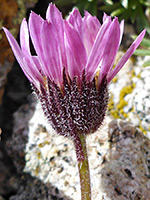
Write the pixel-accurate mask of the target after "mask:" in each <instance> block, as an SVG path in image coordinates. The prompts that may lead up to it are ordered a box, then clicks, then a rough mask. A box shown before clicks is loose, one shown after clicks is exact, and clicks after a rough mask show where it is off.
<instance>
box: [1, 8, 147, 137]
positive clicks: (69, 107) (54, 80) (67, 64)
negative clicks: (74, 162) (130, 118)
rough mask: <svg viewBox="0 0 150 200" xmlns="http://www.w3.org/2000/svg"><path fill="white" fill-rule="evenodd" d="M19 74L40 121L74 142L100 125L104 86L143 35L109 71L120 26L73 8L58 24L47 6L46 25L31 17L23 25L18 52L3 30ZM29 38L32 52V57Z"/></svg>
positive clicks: (105, 98)
mask: <svg viewBox="0 0 150 200" xmlns="http://www.w3.org/2000/svg"><path fill="white" fill-rule="evenodd" d="M3 29H4V31H5V33H6V36H7V38H8V41H9V43H10V46H11V48H12V51H13V52H14V55H15V57H16V59H17V60H18V63H19V64H20V66H21V68H22V70H23V72H24V73H25V75H26V76H27V78H28V79H29V81H30V82H31V84H32V85H33V88H34V90H35V92H36V94H37V96H38V98H39V99H40V101H41V104H42V107H43V110H44V113H45V115H46V116H47V118H48V120H49V122H50V123H51V124H52V126H53V127H54V129H55V130H56V131H57V133H59V134H60V135H64V136H68V137H72V138H73V139H75V140H76V139H77V140H78V136H79V135H80V134H89V133H92V132H94V131H96V130H97V128H98V127H99V126H100V125H101V123H102V121H103V119H104V116H105V112H106V109H107V104H108V90H107V87H108V83H109V82H110V81H111V80H112V79H113V77H114V76H115V75H116V74H117V73H118V72H119V70H120V69H121V68H122V67H123V65H124V64H125V63H126V61H127V60H128V59H129V58H130V57H131V55H132V54H133V52H134V51H135V49H136V48H137V47H138V46H139V44H140V42H141V41H142V39H143V37H144V35H145V32H146V30H144V31H142V32H141V34H140V35H139V36H138V37H137V39H136V40H135V41H134V42H133V44H132V45H131V46H130V48H129V49H128V50H127V52H126V53H125V55H124V56H123V57H122V58H121V60H120V61H119V63H118V64H117V65H116V66H115V67H114V68H113V65H114V60H115V57H116V54H117V51H118V49H119V46H120V43H121V40H122V35H123V29H124V21H121V23H120V24H119V22H118V18H117V17H115V18H114V19H111V17H109V16H107V15H106V14H104V17H103V23H102V24H100V22H99V21H98V19H97V18H96V17H93V16H91V15H90V13H88V12H87V11H85V16H84V17H83V18H82V17H81V15H80V13H79V11H78V10H77V9H76V8H75V9H73V11H72V12H71V13H70V15H69V16H68V17H67V19H65V20H64V19H63V18H62V15H61V13H60V11H59V10H58V9H57V8H56V7H55V5H53V4H50V5H49V7H48V9H47V12H46V20H44V19H42V18H41V17H40V16H39V15H37V14H35V13H34V12H31V14H30V17H29V25H27V22H26V20H25V19H23V21H22V24H21V29H20V46H21V47H20V46H19V45H18V43H17V42H16V40H15V39H14V37H13V36H12V35H11V33H10V32H9V31H8V30H7V29H6V28H3ZM29 37H31V41H32V43H33V46H34V48H35V51H36V55H31V52H30V44H29Z"/></svg>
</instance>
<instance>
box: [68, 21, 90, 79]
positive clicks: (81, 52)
mask: <svg viewBox="0 0 150 200" xmlns="http://www.w3.org/2000/svg"><path fill="white" fill-rule="evenodd" d="M65 33H66V40H67V43H68V44H69V47H70V50H71V51H72V55H74V59H75V60H76V62H77V63H78V69H77V71H79V72H80V73H82V71H83V69H84V67H85V64H86V60H87V55H86V51H85V47H84V45H83V42H82V40H81V38H80V36H79V34H78V32H77V31H76V30H75V29H74V27H73V26H72V25H71V24H69V23H68V22H67V21H65ZM67 59H68V58H67ZM78 76H80V74H78Z"/></svg>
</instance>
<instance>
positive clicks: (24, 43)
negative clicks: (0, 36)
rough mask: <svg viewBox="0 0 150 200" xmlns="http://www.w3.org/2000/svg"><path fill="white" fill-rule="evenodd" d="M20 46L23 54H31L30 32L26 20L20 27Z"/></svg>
mask: <svg viewBox="0 0 150 200" xmlns="http://www.w3.org/2000/svg"><path fill="white" fill-rule="evenodd" d="M20 45H21V50H22V52H23V53H25V54H26V53H27V54H30V45H29V32H28V26H27V22H26V19H23V20H22V23H21V27H20Z"/></svg>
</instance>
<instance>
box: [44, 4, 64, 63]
mask: <svg viewBox="0 0 150 200" xmlns="http://www.w3.org/2000/svg"><path fill="white" fill-rule="evenodd" d="M46 19H47V21H48V22H51V24H52V25H53V27H54V29H56V30H55V32H56V33H57V37H58V41H59V45H60V49H61V54H62V62H63V65H64V66H66V52H65V47H64V24H63V18H62V14H61V12H60V11H59V10H58V9H57V8H56V6H55V5H53V4H52V3H50V5H49V6H48V9H47V11H46Z"/></svg>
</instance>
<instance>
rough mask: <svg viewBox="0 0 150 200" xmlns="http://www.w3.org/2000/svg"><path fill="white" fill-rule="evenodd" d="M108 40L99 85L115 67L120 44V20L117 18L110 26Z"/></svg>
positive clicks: (107, 34)
mask: <svg viewBox="0 0 150 200" xmlns="http://www.w3.org/2000/svg"><path fill="white" fill-rule="evenodd" d="M105 36H106V37H107V38H108V39H107V40H106V46H105V48H104V52H103V58H102V63H101V68H100V75H99V83H100V82H101V80H102V79H103V77H104V76H105V75H107V73H108V72H109V70H110V69H111V68H112V67H113V63H114V60H115V57H116V54H117V51H118V48H119V44H120V43H119V42H120V24H119V22H118V19H117V18H115V19H114V20H113V22H112V23H111V25H110V28H109V31H108V32H107V33H106V35H105Z"/></svg>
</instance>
